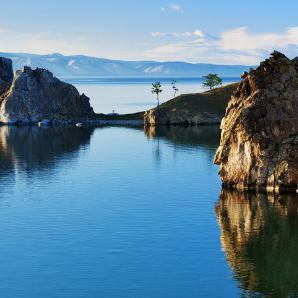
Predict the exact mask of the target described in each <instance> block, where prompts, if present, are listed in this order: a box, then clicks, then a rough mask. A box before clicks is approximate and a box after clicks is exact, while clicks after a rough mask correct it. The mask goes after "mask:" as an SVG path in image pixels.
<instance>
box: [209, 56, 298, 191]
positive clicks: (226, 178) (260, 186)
mask: <svg viewBox="0 0 298 298" xmlns="http://www.w3.org/2000/svg"><path fill="white" fill-rule="evenodd" d="M297 115H298V59H297V58H296V59H293V60H289V59H288V58H287V57H286V56H285V55H283V54H281V53H279V52H273V53H272V54H271V57H270V58H269V59H267V60H265V61H264V62H262V63H261V64H260V66H259V67H258V68H257V69H256V70H252V69H251V70H250V72H249V73H248V74H247V75H246V76H245V77H244V79H243V80H242V81H241V83H240V85H239V87H238V89H237V90H236V91H235V92H234V94H233V95H232V97H231V100H230V102H229V104H228V107H227V110H226V114H225V117H224V119H223V120H222V123H221V129H222V132H221V140H220V146H219V148H218V150H217V153H216V155H215V159H214V162H215V163H216V164H218V165H220V170H219V174H220V176H221V179H222V182H223V186H225V187H229V188H237V189H241V190H243V189H255V190H258V191H277V192H278V191H282V190H289V191H291V190H292V191H295V190H296V189H297V181H298V116H297Z"/></svg>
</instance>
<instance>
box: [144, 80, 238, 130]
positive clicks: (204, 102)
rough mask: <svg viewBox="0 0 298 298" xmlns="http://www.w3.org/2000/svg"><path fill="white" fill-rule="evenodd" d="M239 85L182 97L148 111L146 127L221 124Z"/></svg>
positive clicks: (145, 119) (145, 117) (145, 121)
mask: <svg viewBox="0 0 298 298" xmlns="http://www.w3.org/2000/svg"><path fill="white" fill-rule="evenodd" d="M236 87H237V84H230V85H227V86H224V87H221V88H216V89H214V90H209V91H207V92H204V93H197V94H184V95H180V96H178V97H176V98H174V99H172V100H169V101H168V102H165V103H163V104H161V105H160V106H159V107H157V108H155V109H152V110H149V111H146V112H145V114H144V124H145V126H155V125H177V124H186V125H206V124H219V123H220V121H221V119H222V117H223V116H224V113H225V110H226V107H227V105H228V102H229V100H230V98H231V94H232V92H233V90H234V89H235V88H236Z"/></svg>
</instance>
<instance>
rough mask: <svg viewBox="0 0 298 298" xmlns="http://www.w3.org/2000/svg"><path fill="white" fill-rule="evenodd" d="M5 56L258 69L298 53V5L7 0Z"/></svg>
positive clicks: (257, 0)
mask: <svg viewBox="0 0 298 298" xmlns="http://www.w3.org/2000/svg"><path fill="white" fill-rule="evenodd" d="M0 7H1V17H0V51H1V52H27V53H36V54H51V53H61V54H64V55H75V54H82V55H88V56H94V57H101V58H110V59H121V60H157V61H186V62H192V63H215V64H246V65H255V64H257V63H259V62H260V61H261V60H263V59H264V58H266V57H267V56H268V55H269V54H270V52H272V51H273V50H274V49H276V50H279V51H282V52H283V53H285V54H286V55H288V56H289V57H290V58H293V57H295V56H297V53H298V17H297V16H298V0H283V1H280V0H250V1H239V0H237V1H234V0H225V1H224V0H213V1H210V0H205V1H201V0H175V1H174V2H173V1H171V0H169V1H167V0H164V1H163V0H150V1H147V0H145V1H142V0H139V1H137V0H125V1H120V0H118V1H116V0H108V1H107V0H104V1H101V0H59V1H58V0H27V1H24V0H10V1H7V0H5V1H4V0H0Z"/></svg>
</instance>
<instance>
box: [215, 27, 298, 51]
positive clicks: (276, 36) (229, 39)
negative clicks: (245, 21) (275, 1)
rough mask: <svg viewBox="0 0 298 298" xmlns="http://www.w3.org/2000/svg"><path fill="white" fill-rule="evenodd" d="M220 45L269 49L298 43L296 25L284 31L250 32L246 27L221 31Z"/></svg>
mask: <svg viewBox="0 0 298 298" xmlns="http://www.w3.org/2000/svg"><path fill="white" fill-rule="evenodd" d="M219 44H220V47H221V48H222V49H225V50H242V51H248V50H271V49H273V48H280V47H287V46H289V45H298V27H290V28H288V29H287V30H286V32H284V33H255V34H254V33H250V32H249V31H248V28H247V27H240V28H236V29H232V30H228V31H226V32H223V33H222V34H221V36H220V43H219Z"/></svg>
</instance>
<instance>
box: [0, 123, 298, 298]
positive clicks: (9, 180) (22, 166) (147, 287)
mask: <svg viewBox="0 0 298 298" xmlns="http://www.w3.org/2000/svg"><path fill="white" fill-rule="evenodd" d="M218 133H219V132H218V129H217V128H212V127H209V128H208V127H201V128H188V129H185V128H178V127H177V128H171V129H166V128H160V129H158V130H155V129H149V130H147V131H145V132H144V131H143V129H136V128H117V127H109V128H108V127H106V128H97V129H92V128H83V127H81V128H38V127H31V128H30V127H24V128H12V127H11V128H8V127H1V128H0V159H1V162H0V183H1V189H0V239H1V242H0V264H1V266H0V280H1V283H0V297H30V298H35V297H72V298H73V297H113V298H117V297H152V298H153V297H154V298H156V297H163V298H164V297H184V298H185V297H239V296H241V295H242V296H249V295H251V296H267V297H268V296H276V297H286V296H292V297H294V296H295V295H297V293H298V283H297V277H298V269H297V268H298V250H297V245H298V232H297V231H298V217H297V208H298V200H297V198H293V197H290V196H283V197H278V198H272V197H266V196H259V197H258V198H257V197H255V196H253V195H246V196H245V195H243V194H239V193H235V192H232V193H231V192H226V191H223V192H221V187H220V181H219V178H218V176H217V167H216V166H214V165H213V163H212V159H213V155H214V152H215V149H216V147H217V144H218V137H219V135H218Z"/></svg>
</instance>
